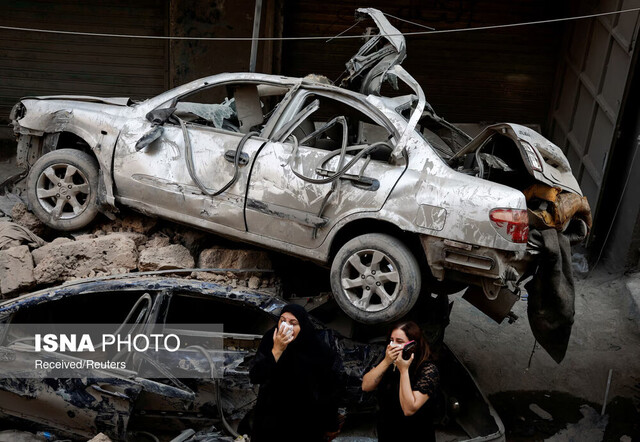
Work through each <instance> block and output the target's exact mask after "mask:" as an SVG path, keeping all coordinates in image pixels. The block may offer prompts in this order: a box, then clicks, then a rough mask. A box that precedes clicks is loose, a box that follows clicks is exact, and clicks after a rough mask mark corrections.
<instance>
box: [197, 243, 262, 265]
mask: <svg viewBox="0 0 640 442" xmlns="http://www.w3.org/2000/svg"><path fill="white" fill-rule="evenodd" d="M198 267H200V268H221V269H269V270H270V269H272V268H273V266H272V264H271V260H270V259H269V255H268V254H267V252H265V251H262V250H243V249H223V248H211V249H205V250H203V251H202V252H201V253H200V258H199V259H198Z"/></svg>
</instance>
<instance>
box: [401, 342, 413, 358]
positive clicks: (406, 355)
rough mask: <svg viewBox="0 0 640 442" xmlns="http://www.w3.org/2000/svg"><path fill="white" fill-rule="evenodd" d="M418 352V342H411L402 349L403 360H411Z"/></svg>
mask: <svg viewBox="0 0 640 442" xmlns="http://www.w3.org/2000/svg"><path fill="white" fill-rule="evenodd" d="M415 351H416V341H409V342H407V343H406V344H404V347H402V359H404V360H405V361H407V360H409V358H411V354H412V353H413V352H415Z"/></svg>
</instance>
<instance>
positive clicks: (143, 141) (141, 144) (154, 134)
mask: <svg viewBox="0 0 640 442" xmlns="http://www.w3.org/2000/svg"><path fill="white" fill-rule="evenodd" d="M163 133H164V127H162V126H153V127H152V128H151V130H150V131H149V132H147V133H146V134H144V135H143V136H142V138H140V139H139V140H138V142H137V143H136V152H140V151H141V150H142V149H144V148H145V147H147V146H149V145H150V144H151V143H153V142H154V141H156V140H157V139H158V138H160V137H161V136H162V134H163Z"/></svg>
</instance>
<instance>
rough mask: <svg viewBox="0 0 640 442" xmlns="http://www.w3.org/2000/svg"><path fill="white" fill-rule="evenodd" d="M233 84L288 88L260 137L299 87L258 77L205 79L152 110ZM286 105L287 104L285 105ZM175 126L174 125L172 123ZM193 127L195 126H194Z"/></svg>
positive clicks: (174, 104) (217, 128) (217, 129)
mask: <svg viewBox="0 0 640 442" xmlns="http://www.w3.org/2000/svg"><path fill="white" fill-rule="evenodd" d="M232 84H255V85H256V86H260V85H265V86H273V87H280V88H284V89H288V91H287V92H285V93H284V94H283V95H282V100H280V102H279V103H278V104H277V105H276V107H275V108H274V111H273V113H272V114H271V116H269V118H268V119H267V121H266V122H265V123H264V125H263V128H262V131H261V132H260V135H259V138H267V137H266V136H265V134H266V133H267V132H268V131H267V129H270V128H271V127H272V126H273V125H272V124H271V125H270V124H269V123H270V122H271V121H272V119H274V118H278V117H279V114H280V112H281V110H278V108H279V107H282V104H283V103H285V101H286V100H287V98H288V96H290V95H291V94H292V93H295V90H296V89H297V85H296V84H290V83H278V82H275V81H267V80H258V79H244V78H241V79H224V80H221V81H218V82H211V83H210V82H207V81H204V83H203V85H202V86H201V87H199V88H196V89H190V90H187V91H185V92H183V93H181V94H179V95H175V96H173V97H171V98H170V99H168V100H166V101H163V102H162V103H160V104H159V105H157V106H155V107H153V108H152V109H151V110H150V112H153V111H156V110H158V109H165V108H171V107H175V106H176V105H177V103H178V102H179V101H181V100H183V99H184V98H187V97H189V96H190V95H195V94H198V93H200V92H202V91H205V90H207V89H212V88H216V87H222V86H227V85H232ZM285 107H286V106H285ZM172 126H173V125H172ZM192 127H193V126H192ZM196 127H198V128H208V129H213V130H216V131H222V133H224V134H236V135H238V134H239V135H240V136H242V135H243V134H242V133H239V132H233V131H230V130H227V129H223V128H219V127H210V126H204V125H196Z"/></svg>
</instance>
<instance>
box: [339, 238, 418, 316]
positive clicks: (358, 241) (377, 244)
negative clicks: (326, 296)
mask: <svg viewBox="0 0 640 442" xmlns="http://www.w3.org/2000/svg"><path fill="white" fill-rule="evenodd" d="M421 284H422V279H421V271H420V266H419V264H418V261H417V260H416V258H415V256H414V255H413V253H411V251H410V250H409V248H408V247H407V246H406V245H405V244H404V243H403V242H402V241H400V240H399V239H397V238H394V237H393V236H390V235H386V234H382V233H369V234H366V235H361V236H357V237H356V238H354V239H352V240H350V241H349V242H347V243H346V244H345V245H344V246H342V247H341V248H340V250H338V253H337V254H336V256H335V257H334V259H333V262H332V264H331V289H332V291H333V294H334V298H335V300H336V302H337V303H338V305H339V306H340V307H341V308H342V310H343V311H344V312H345V313H346V314H347V315H349V316H350V317H351V318H353V319H355V320H356V321H358V322H362V323H365V324H381V323H388V322H392V321H396V320H398V319H400V318H401V317H403V316H405V315H406V314H407V313H409V311H410V310H411V308H412V307H413V306H414V304H415V303H416V301H417V300H418V296H419V295H420V288H421Z"/></svg>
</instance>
